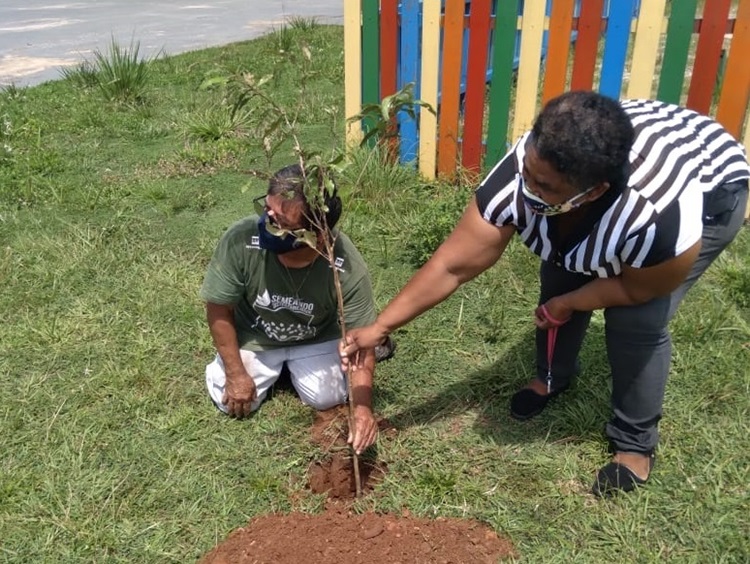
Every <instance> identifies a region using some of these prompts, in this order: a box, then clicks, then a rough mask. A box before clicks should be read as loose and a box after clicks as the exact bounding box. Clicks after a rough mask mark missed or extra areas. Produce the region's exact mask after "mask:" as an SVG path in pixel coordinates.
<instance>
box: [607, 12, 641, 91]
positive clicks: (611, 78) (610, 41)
mask: <svg viewBox="0 0 750 564" xmlns="http://www.w3.org/2000/svg"><path fill="white" fill-rule="evenodd" d="M634 2H635V0H617V2H610V3H609V6H606V7H605V10H606V9H607V8H609V22H608V24H607V35H606V37H605V43H604V56H603V60H602V74H601V79H600V81H599V92H601V93H602V94H604V95H606V96H610V97H612V98H619V97H620V90H621V89H622V75H623V72H624V70H625V58H626V56H627V51H628V40H629V39H630V23H631V20H632V18H633V9H634Z"/></svg>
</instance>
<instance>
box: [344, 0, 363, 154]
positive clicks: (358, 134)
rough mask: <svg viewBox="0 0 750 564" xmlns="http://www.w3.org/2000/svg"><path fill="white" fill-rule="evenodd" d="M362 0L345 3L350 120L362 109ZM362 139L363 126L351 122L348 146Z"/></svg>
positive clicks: (346, 96) (346, 100)
mask: <svg viewBox="0 0 750 564" xmlns="http://www.w3.org/2000/svg"><path fill="white" fill-rule="evenodd" d="M361 14H362V0H346V2H344V29H345V30H346V33H345V34H344V115H345V117H346V118H349V117H351V116H353V115H356V114H358V113H359V112H360V110H361V109H362V25H361V21H362V16H361ZM361 139H362V124H361V123H360V122H359V121H355V122H351V123H348V124H347V127H346V143H347V145H357V144H359V142H360V141H361Z"/></svg>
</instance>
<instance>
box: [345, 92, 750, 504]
mask: <svg viewBox="0 0 750 564" xmlns="http://www.w3.org/2000/svg"><path fill="white" fill-rule="evenodd" d="M748 178H750V166H749V165H748V162H747V158H746V155H745V153H744V150H743V148H742V146H741V145H740V144H739V143H737V141H735V140H734V138H733V137H732V136H731V135H730V134H729V133H727V132H726V131H725V130H724V129H723V128H722V127H721V126H720V125H719V124H718V123H717V122H715V121H714V120H712V119H710V118H708V117H706V116H702V115H700V114H697V113H695V112H693V111H691V110H687V109H685V108H681V107H678V106H674V105H670V104H665V103H663V102H657V101H647V100H630V101H625V102H617V101H615V100H612V99H610V98H606V97H604V96H601V95H600V94H597V93H594V92H569V93H566V94H563V95H562V96H560V97H558V98H556V99H554V100H552V101H550V102H549V103H548V104H547V105H546V106H545V108H544V109H543V111H542V112H541V114H540V115H539V117H538V118H537V120H536V122H535V124H534V127H533V129H532V130H531V131H530V132H529V133H527V134H526V135H524V136H523V137H522V138H521V139H520V140H519V141H518V142H517V143H516V145H515V146H514V147H513V149H512V150H511V151H510V152H509V153H508V154H507V155H506V156H505V157H504V158H503V159H502V160H501V161H500V162H499V163H498V164H497V165H496V166H495V167H494V168H493V169H492V171H491V172H490V173H489V174H488V175H487V177H486V178H485V179H484V180H483V182H482V183H481V185H480V186H479V188H478V189H477V192H476V198H475V199H474V200H473V201H472V202H471V203H470V204H469V206H468V208H467V209H466V211H465V213H464V215H463V217H462V218H461V220H460V221H459V223H458V225H457V226H456V228H455V229H454V231H453V233H452V234H451V235H450V237H448V239H446V241H445V242H444V243H443V244H442V245H441V247H440V248H439V249H438V250H437V251H436V252H435V254H434V255H433V257H432V258H431V259H430V260H429V261H428V262H427V263H426V264H425V265H424V266H423V267H422V268H421V269H420V270H419V271H418V272H417V273H416V274H415V275H414V276H413V277H412V279H411V280H410V281H409V282H408V283H407V285H406V286H405V287H404V288H403V289H402V290H401V292H400V293H399V294H398V295H397V296H396V297H395V298H394V299H393V300H392V301H391V302H390V303H389V304H388V306H387V307H386V308H385V309H384V310H383V312H382V313H381V314H380V315H379V316H378V318H377V320H376V322H375V323H374V324H372V325H370V326H368V327H365V328H362V329H357V330H353V331H351V332H349V333H348V334H347V338H346V341H345V343H343V344H342V350H341V352H342V358H343V359H344V360H343V362H344V364H346V363H347V362H348V358H349V356H350V355H353V354H354V353H355V352H356V351H357V350H359V349H367V348H371V347H372V346H374V345H375V344H377V343H379V342H381V341H382V340H383V339H384V338H385V337H386V336H387V335H389V334H390V333H391V332H392V331H394V330H395V329H397V328H399V327H401V326H403V325H405V324H406V323H408V322H409V321H410V320H412V319H413V318H415V317H417V316H418V315H420V314H421V313H423V312H424V311H426V310H428V309H429V308H431V307H433V306H434V305H436V304H438V303H440V302H441V301H443V300H444V299H445V298H447V297H448V296H449V295H450V294H452V293H453V292H454V291H455V290H456V289H457V288H458V287H459V286H460V285H461V284H463V283H464V282H466V281H468V280H471V279H472V278H474V277H475V276H477V275H478V274H480V273H481V272H483V271H485V270H486V269H488V268H489V267H491V266H492V265H494V264H495V263H496V262H497V261H498V260H499V259H500V257H501V256H502V254H503V251H504V250H505V248H506V246H507V245H508V242H509V241H510V239H511V237H512V236H513V234H515V233H517V234H518V235H519V236H520V237H521V239H522V240H523V242H524V243H525V244H526V245H527V246H528V247H529V249H530V250H531V251H532V252H534V253H535V254H537V255H539V256H540V257H541V259H542V264H541V269H540V282H541V294H540V298H539V307H538V308H537V309H536V311H535V317H536V326H537V336H536V343H537V345H536V346H537V362H536V364H537V378H535V379H534V380H533V381H532V382H530V383H529V384H528V385H527V386H526V387H525V388H524V389H522V390H520V391H519V392H517V393H516V394H515V395H514V396H513V397H512V398H511V414H512V415H513V416H514V417H515V418H517V419H520V420H526V419H530V418H532V417H534V416H536V415H538V414H539V413H541V412H542V410H543V409H544V408H545V407H546V405H547V403H548V402H549V400H550V399H551V398H553V397H555V396H556V395H558V394H560V393H561V392H563V391H565V390H566V389H567V388H568V387H569V386H570V383H571V381H572V379H573V378H574V377H575V376H576V374H577V372H578V370H579V369H578V352H579V350H580V348H581V344H582V343H583V338H584V336H585V333H586V330H587V328H588V325H589V321H590V318H591V313H592V312H593V311H594V310H597V309H603V310H604V317H605V323H606V329H605V332H606V342H607V354H608V358H609V364H610V367H611V373H612V379H613V390H612V398H611V400H612V417H611V419H610V421H609V422H608V424H607V426H606V433H607V436H608V438H609V440H610V443H611V446H612V448H613V451H614V453H615V454H614V457H613V459H612V460H611V462H610V463H609V464H607V465H605V466H604V467H602V469H601V470H600V471H599V473H598V474H597V477H596V480H595V482H594V486H593V491H594V493H596V494H598V495H605V494H608V493H611V492H613V491H616V490H624V491H629V490H632V489H633V488H634V487H635V486H636V485H639V484H643V483H645V481H646V480H647V478H648V476H649V473H650V471H651V469H652V467H653V463H654V449H655V447H656V445H657V442H658V430H657V425H658V421H659V419H660V418H661V414H662V403H663V399H664V388H665V385H666V380H667V375H668V372H669V365H670V359H671V341H670V336H669V332H668V324H669V321H670V319H671V318H672V316H673V315H674V313H675V311H676V309H677V306H678V305H679V303H680V301H681V300H682V298H683V297H684V296H685V293H686V292H687V291H688V289H689V288H690V287H691V286H692V284H693V283H694V282H695V281H696V280H697V279H698V278H699V277H700V276H701V274H703V272H704V271H705V270H706V268H708V266H709V265H710V264H711V262H712V261H713V260H714V259H715V258H716V257H717V256H718V255H719V253H721V251H722V250H723V249H724V248H725V247H726V246H727V245H728V244H729V243H730V242H731V241H732V239H733V238H734V237H735V235H736V234H737V232H738V231H739V229H740V227H741V226H742V222H743V216H744V210H745V207H746V204H747V197H748ZM469 251H470V252H469ZM551 335H555V338H554V339H553V341H550V340H549V337H550V336H551ZM550 345H551V346H552V349H553V351H554V354H553V355H552V356H551V359H552V361H551V363H550V362H548V354H547V353H548V347H549V346H550Z"/></svg>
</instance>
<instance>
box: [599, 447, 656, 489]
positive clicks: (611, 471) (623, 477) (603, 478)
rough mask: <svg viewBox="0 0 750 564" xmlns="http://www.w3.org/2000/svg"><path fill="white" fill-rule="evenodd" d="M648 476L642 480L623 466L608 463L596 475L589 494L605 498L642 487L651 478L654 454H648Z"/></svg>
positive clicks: (654, 460)
mask: <svg viewBox="0 0 750 564" xmlns="http://www.w3.org/2000/svg"><path fill="white" fill-rule="evenodd" d="M648 456H649V459H648V476H647V477H646V479H645V480H644V479H643V478H641V477H640V476H638V475H637V474H636V473H635V472H633V471H632V470H631V469H630V468H628V467H627V466H625V465H624V464H620V463H618V462H610V463H609V464H607V465H606V466H602V468H601V469H600V470H599V472H598V473H597V475H596V480H595V481H594V485H593V486H592V488H591V492H592V493H593V494H594V495H596V496H599V497H607V496H610V495H612V494H614V493H616V492H630V491H633V490H634V489H635V488H637V487H638V486H642V485H643V484H645V483H646V482H647V481H648V478H649V477H650V476H651V470H653V469H654V464H656V455H655V454H654V452H651V453H649V454H648Z"/></svg>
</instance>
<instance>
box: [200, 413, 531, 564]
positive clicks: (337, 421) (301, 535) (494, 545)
mask: <svg viewBox="0 0 750 564" xmlns="http://www.w3.org/2000/svg"><path fill="white" fill-rule="evenodd" d="M347 427H348V426H347V409H346V407H341V408H335V409H332V410H329V411H325V412H320V413H318V414H317V416H316V419H315V422H314V423H313V425H312V428H311V434H312V439H313V441H315V442H316V443H317V444H318V445H319V446H321V448H322V449H323V452H324V453H326V455H325V457H324V458H323V459H322V460H318V461H314V462H312V463H311V464H310V467H309V468H308V486H309V488H310V490H311V491H312V492H313V493H324V492H328V498H329V500H330V501H329V503H328V508H327V510H326V511H325V512H324V513H322V514H319V515H309V514H306V513H291V514H288V515H283V514H271V515H261V516H258V517H255V518H254V519H252V520H251V521H250V523H248V524H247V526H245V527H241V528H240V529H237V530H236V531H234V532H233V533H231V534H230V535H229V537H228V538H227V539H226V540H224V541H223V542H222V543H220V544H219V545H218V546H216V547H215V548H214V549H213V550H212V551H211V552H209V553H208V554H206V555H205V556H204V557H203V558H202V559H201V561H200V563H201V564H299V563H300V562H305V563H306V564H317V563H320V564H330V563H333V562H352V563H356V564H370V563H372V564H399V563H403V564H407V563H408V564H415V563H425V564H427V563H430V564H432V563H436V564H437V563H444V564H448V563H454V564H459V563H485V562H486V563H494V562H497V561H498V560H500V559H501V558H504V557H508V556H510V555H515V554H516V553H515V551H514V549H513V546H512V545H511V544H510V542H509V541H507V540H505V539H502V538H499V537H498V536H497V534H496V533H495V532H494V531H493V530H492V529H490V528H489V527H487V526H486V525H483V524H481V523H479V522H477V521H471V520H460V519H446V518H438V519H434V520H433V519H422V518H415V517H412V516H411V515H410V514H409V512H408V511H405V512H404V514H403V515H401V516H395V515H378V514H375V513H372V512H367V513H364V514H355V513H353V512H352V511H350V510H349V509H348V507H347V505H348V503H347V501H346V500H350V499H353V498H354V496H355V482H354V475H353V464H352V459H351V456H350V452H349V449H348V447H347V445H346V437H347ZM380 431H381V437H382V436H383V435H384V434H385V435H386V436H387V435H388V434H392V433H395V430H394V429H393V428H392V427H390V426H389V425H388V423H387V422H386V421H382V422H381V425H380ZM359 465H360V475H361V480H362V491H363V493H365V494H366V493H367V492H369V491H370V490H371V489H372V487H373V486H374V485H375V484H377V483H378V481H380V479H381V478H382V477H383V475H384V474H385V471H386V466H385V464H383V463H378V462H377V461H373V460H371V459H366V458H364V457H362V456H360V457H359Z"/></svg>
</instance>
